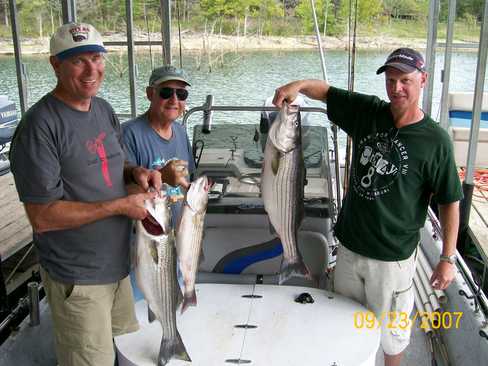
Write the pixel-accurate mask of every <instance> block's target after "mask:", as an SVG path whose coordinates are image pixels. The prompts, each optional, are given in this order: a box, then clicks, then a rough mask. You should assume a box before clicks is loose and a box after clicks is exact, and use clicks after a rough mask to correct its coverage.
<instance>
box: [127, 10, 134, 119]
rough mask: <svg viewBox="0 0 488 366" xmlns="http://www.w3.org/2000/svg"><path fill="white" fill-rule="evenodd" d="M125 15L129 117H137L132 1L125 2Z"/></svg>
mask: <svg viewBox="0 0 488 366" xmlns="http://www.w3.org/2000/svg"><path fill="white" fill-rule="evenodd" d="M125 14H126V18H127V54H128V57H129V89H130V115H131V116H132V118H135V117H136V116H137V99H136V69H135V57H134V37H133V36H134V14H133V11H132V0H126V1H125Z"/></svg>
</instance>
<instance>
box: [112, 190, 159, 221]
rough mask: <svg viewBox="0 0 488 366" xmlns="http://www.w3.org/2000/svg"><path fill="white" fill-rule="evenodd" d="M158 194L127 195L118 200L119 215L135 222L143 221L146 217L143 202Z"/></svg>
mask: <svg viewBox="0 0 488 366" xmlns="http://www.w3.org/2000/svg"><path fill="white" fill-rule="evenodd" d="M157 194H158V192H145V193H136V194H131V195H128V196H127V197H124V198H121V199H120V200H119V210H120V213H121V214H123V215H125V216H128V217H130V218H131V219H135V220H143V219H145V218H146V217H147V214H148V212H147V210H146V209H145V208H144V201H145V200H150V199H154V198H155V197H156V195H157Z"/></svg>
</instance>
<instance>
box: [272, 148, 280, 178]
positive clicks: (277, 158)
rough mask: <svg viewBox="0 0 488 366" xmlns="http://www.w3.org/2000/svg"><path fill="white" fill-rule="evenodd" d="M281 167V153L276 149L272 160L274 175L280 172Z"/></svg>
mask: <svg viewBox="0 0 488 366" xmlns="http://www.w3.org/2000/svg"><path fill="white" fill-rule="evenodd" d="M279 168H280V153H279V152H278V151H276V153H275V155H274V156H273V159H272V160H271V171H272V172H273V174H274V175H276V174H278V169H279Z"/></svg>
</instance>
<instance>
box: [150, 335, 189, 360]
mask: <svg viewBox="0 0 488 366" xmlns="http://www.w3.org/2000/svg"><path fill="white" fill-rule="evenodd" d="M172 358H176V359H179V360H185V361H189V362H191V359H190V356H188V352H186V348H185V345H184V344H183V341H182V340H181V336H180V333H179V332H177V333H176V337H175V339H172V340H168V339H164V338H163V339H161V347H160V348H159V356H158V366H164V365H166V364H167V363H168V362H169V360H171V359H172Z"/></svg>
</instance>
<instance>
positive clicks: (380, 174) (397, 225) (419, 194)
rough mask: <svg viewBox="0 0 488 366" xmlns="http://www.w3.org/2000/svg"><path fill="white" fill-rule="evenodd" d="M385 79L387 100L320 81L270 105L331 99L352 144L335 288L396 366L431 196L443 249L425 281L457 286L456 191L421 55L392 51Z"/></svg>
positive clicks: (286, 90)
mask: <svg viewBox="0 0 488 366" xmlns="http://www.w3.org/2000/svg"><path fill="white" fill-rule="evenodd" d="M383 72H384V73H385V84H386V92H387V94H388V98H389V99H390V102H389V103H388V102H385V101H383V100H380V99H379V98H378V97H376V96H370V95H364V94H360V93H352V92H348V91H346V90H341V89H338V88H335V87H333V86H330V85H329V84H328V83H326V82H324V81H319V80H299V81H295V82H292V83H289V84H287V85H284V86H282V87H280V88H278V89H277V90H276V93H275V96H274V103H275V104H276V105H277V106H281V105H282V104H283V102H284V101H285V100H286V101H293V100H294V99H295V97H296V96H297V94H298V93H303V94H305V95H307V96H308V97H310V98H313V99H317V100H322V101H327V113H328V116H329V119H330V120H331V121H332V122H334V123H335V124H337V125H338V126H339V127H341V128H342V129H343V130H344V131H345V132H346V133H347V134H348V135H349V136H351V138H352V140H353V144H354V150H353V151H354V155H353V159H352V160H353V161H352V169H351V178H350V182H349V187H350V188H349V190H348V191H347V194H346V196H345V198H344V201H343V205H342V210H341V212H340V214H339V217H338V221H337V224H336V226H335V228H334V231H335V235H336V236H337V238H338V239H339V240H340V242H341V245H340V246H339V253H338V256H337V258H338V259H337V266H336V270H335V290H336V291H337V292H338V293H340V294H343V295H345V296H348V297H350V298H353V299H355V300H357V301H359V302H360V303H362V304H363V305H365V306H366V307H368V308H369V309H370V310H371V311H373V312H374V313H375V315H376V318H377V321H378V324H377V325H378V326H381V329H382V332H381V345H382V348H383V352H384V355H385V365H386V366H397V365H400V362H401V357H402V354H403V351H404V350H405V348H406V347H407V345H408V343H409V339H410V331H411V327H412V326H415V324H412V319H410V313H411V311H412V308H413V289H412V283H413V275H414V272H415V261H416V253H417V246H418V243H419V239H420V235H419V229H420V228H422V227H423V225H424V222H425V219H426V215H427V208H428V205H429V202H430V198H431V196H432V195H433V196H434V197H435V198H436V201H437V202H438V203H439V209H440V220H441V224H442V228H443V232H444V242H443V248H442V253H441V256H440V258H439V262H438V264H437V266H436V268H435V270H434V273H433V275H432V278H431V283H432V286H433V287H434V288H436V289H444V288H446V287H447V286H449V284H450V283H451V282H452V280H453V279H454V273H455V271H454V269H455V266H454V263H455V256H454V254H455V253H456V238H457V231H458V225H459V200H460V199H461V198H462V190H461V185H460V181H459V177H458V175H457V170H456V165H455V162H454V156H453V152H452V143H451V141H450V138H449V135H448V134H447V133H446V131H444V130H443V129H442V128H441V127H439V125H438V124H437V123H435V122H434V121H433V120H432V119H431V118H430V117H429V116H428V115H426V114H425V113H424V112H423V111H422V110H421V109H420V108H419V106H418V103H419V99H420V95H421V91H422V88H423V87H424V85H425V82H426V80H427V74H426V72H425V65H424V59H423V57H422V55H421V54H420V53H419V52H417V51H415V50H412V49H410V48H400V49H397V50H395V51H394V52H392V53H391V54H390V55H389V56H388V58H387V60H386V62H385V64H384V65H383V66H381V67H380V68H379V69H378V70H377V74H380V73H383Z"/></svg>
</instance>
